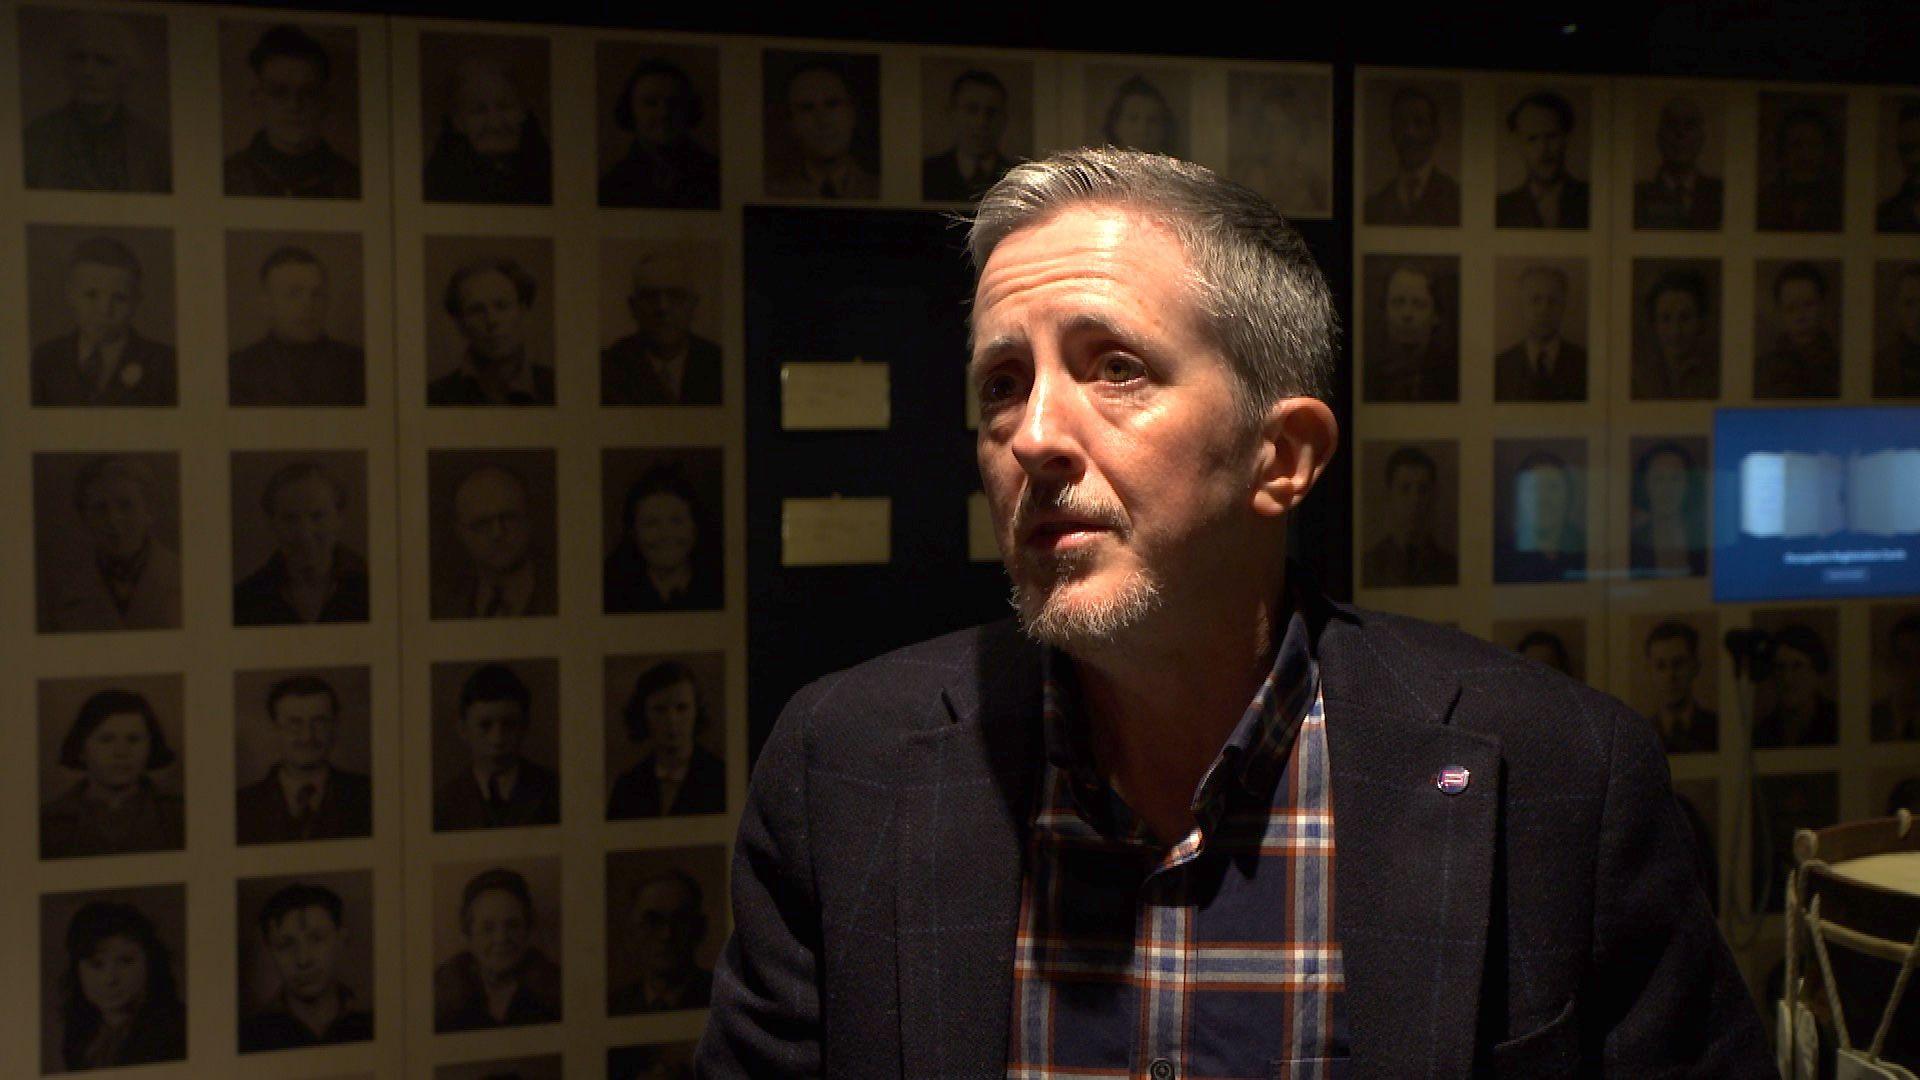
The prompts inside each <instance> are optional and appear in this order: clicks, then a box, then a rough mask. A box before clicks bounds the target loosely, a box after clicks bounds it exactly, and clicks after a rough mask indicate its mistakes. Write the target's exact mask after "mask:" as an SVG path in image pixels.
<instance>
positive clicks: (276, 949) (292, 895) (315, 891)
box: [240, 882, 373, 1054]
mask: <svg viewBox="0 0 1920 1080" xmlns="http://www.w3.org/2000/svg"><path fill="white" fill-rule="evenodd" d="M369 921H371V920H369ZM349 937H350V934H349V932H348V928H347V921H346V904H345V903H344V902H342V901H341V899H340V894H339V893H337V892H334V891H333V890H332V889H329V888H327V887H326V886H325V885H318V884H314V883H311V882H295V883H294V884H291V885H288V886H286V887H284V888H282V889H279V890H278V891H276V892H275V893H274V894H273V895H272V896H269V897H268V898H267V902H266V904H265V905H263V906H262V907H261V909H260V938H261V944H263V945H264V946H265V947H266V953H267V955H268V956H269V957H270V958H271V959H272V961H273V969H274V973H275V974H276V975H277V976H279V986H278V988H277V989H276V990H275V991H274V992H273V993H272V994H270V995H264V997H265V1000H264V1001H263V1002H262V1004H261V1006H260V1008H258V1009H256V1010H254V1011H253V1012H252V1013H249V1014H248V1015H247V1016H246V1017H244V1018H243V1019H242V1020H241V1021H240V1052H241V1053H243V1054H253V1053H259V1052H261V1051H265V1050H291V1049H294V1048H297V1047H303V1046H331V1045H334V1044H338V1043H352V1042H365V1041H367V1040H368V1039H371V1038H373V1012H372V1010H370V1009H367V1008H365V1007H364V1006H363V1005H362V1004H361V1001H360V998H359V996H358V995H357V994H355V993H354V990H353V987H351V986H348V985H347V984H346V983H345V982H344V981H342V980H341V978H340V975H339V970H340V961H341V959H342V956H343V954H344V953H345V952H346V948H347V942H348V939H349Z"/></svg>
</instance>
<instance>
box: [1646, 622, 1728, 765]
mask: <svg viewBox="0 0 1920 1080" xmlns="http://www.w3.org/2000/svg"><path fill="white" fill-rule="evenodd" d="M1627 644H1628V646H1630V647H1631V649H1632V650H1633V651H1632V653H1631V654H1630V655H1631V656H1632V658H1633V660H1632V665H1631V669H1632V676H1631V683H1630V686H1631V690H1630V693H1631V695H1632V704H1633V706H1634V708H1636V709H1638V710H1640V714H1641V715H1642V716H1645V717H1646V718H1647V719H1649V720H1651V721H1653V726H1654V729H1655V730H1656V731H1658V732H1659V733H1660V745H1661V746H1662V747H1664V748H1665V749H1666V751H1667V753H1669V754H1711V753H1715V752H1717V751H1718V750H1719V749H1720V709H1719V704H1720V622H1719V616H1718V615H1716V614H1715V613H1714V612H1712V611H1691V612H1680V613H1674V614H1656V615H1636V616H1634V618H1633V619H1632V620H1631V621H1630V622H1629V623H1628V624H1627Z"/></svg>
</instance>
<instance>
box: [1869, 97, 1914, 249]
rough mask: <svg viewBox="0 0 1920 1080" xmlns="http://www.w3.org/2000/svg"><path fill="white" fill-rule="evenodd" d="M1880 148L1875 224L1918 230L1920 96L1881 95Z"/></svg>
mask: <svg viewBox="0 0 1920 1080" xmlns="http://www.w3.org/2000/svg"><path fill="white" fill-rule="evenodd" d="M1879 151H1880V152H1879V154H1878V157H1879V161H1880V182H1879V184H1878V185H1877V187H1876V191H1877V192H1878V195H1879V199H1880V201H1879V203H1878V204H1877V205H1876V206H1875V207H1874V213H1873V220H1874V227H1875V228H1877V229H1879V230H1880V231H1881V232H1883V233H1920V97H1883V98H1881V99H1880V145H1879Z"/></svg>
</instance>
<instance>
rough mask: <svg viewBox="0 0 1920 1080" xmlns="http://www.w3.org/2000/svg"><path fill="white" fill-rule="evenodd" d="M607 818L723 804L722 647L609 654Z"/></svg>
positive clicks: (714, 810) (719, 809)
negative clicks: (660, 653) (651, 653)
mask: <svg viewBox="0 0 1920 1080" xmlns="http://www.w3.org/2000/svg"><path fill="white" fill-rule="evenodd" d="M605 670H606V687H605V695H604V701H605V710H606V718H607V722H606V741H605V744H604V753H605V759H606V766H607V820H608V821H627V820H632V819H636V818H655V817H675V816H679V815H682V814H718V813H723V812H724V811H725V810H726V808H727V763H726V754H727V725H726V715H725V710H724V705H725V702H726V681H725V673H726V654H724V653H717V652H714V653H688V654H675V655H671V656H635V655H620V656H609V657H607V658H606V669H605Z"/></svg>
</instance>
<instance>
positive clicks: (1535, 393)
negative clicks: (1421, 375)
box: [1493, 256, 1587, 403]
mask: <svg viewBox="0 0 1920 1080" xmlns="http://www.w3.org/2000/svg"><path fill="white" fill-rule="evenodd" d="M1493 332H1494V343H1495V348H1496V349H1498V351H1497V352H1495V353H1494V356H1493V400H1495V401H1500V402H1509V403H1513V402H1548V401H1585V400H1586V399H1587V261H1586V260H1585V259H1577V258H1550V257H1532V256H1528V257H1512V256H1509V257H1503V258H1500V259H1497V260H1496V261H1495V263H1494V309H1493Z"/></svg>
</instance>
